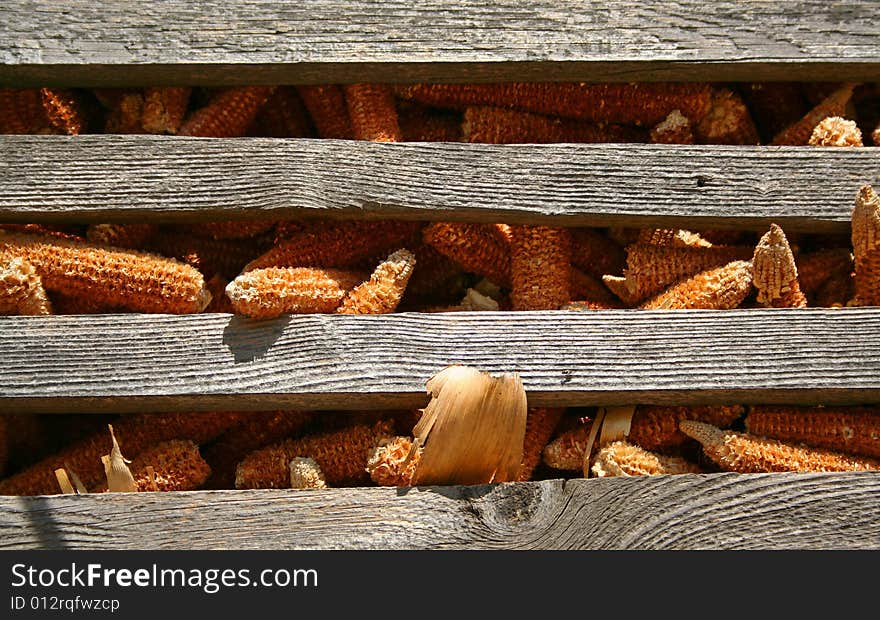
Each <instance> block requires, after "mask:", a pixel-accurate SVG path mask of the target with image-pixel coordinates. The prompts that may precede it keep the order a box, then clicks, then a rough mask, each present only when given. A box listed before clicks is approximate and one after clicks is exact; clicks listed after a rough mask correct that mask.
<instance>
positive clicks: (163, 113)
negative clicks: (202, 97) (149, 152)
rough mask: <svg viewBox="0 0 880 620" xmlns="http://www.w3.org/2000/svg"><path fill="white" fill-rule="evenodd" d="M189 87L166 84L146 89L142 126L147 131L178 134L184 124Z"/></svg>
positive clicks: (190, 91) (190, 90)
mask: <svg viewBox="0 0 880 620" xmlns="http://www.w3.org/2000/svg"><path fill="white" fill-rule="evenodd" d="M190 93H192V89H191V88H188V87H175V86H164V87H155V88H146V89H144V109H143V114H142V116H141V126H142V127H143V128H144V131H146V132H147V133H169V134H176V133H177V131H178V130H179V129H180V126H181V125H182V124H183V119H184V117H185V116H186V109H187V107H188V106H189V96H190Z"/></svg>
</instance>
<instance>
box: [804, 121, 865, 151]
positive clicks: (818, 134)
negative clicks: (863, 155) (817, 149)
mask: <svg viewBox="0 0 880 620" xmlns="http://www.w3.org/2000/svg"><path fill="white" fill-rule="evenodd" d="M809 145H810V146H865V145H864V144H863V143H862V131H861V130H860V129H859V126H858V125H856V123H855V121H848V120H846V119H845V118H841V117H840V116H829V117H828V118H825V119H823V120H822V122H820V123H819V124H818V125H816V128H815V129H813V133H812V135H811V136H810V140H809Z"/></svg>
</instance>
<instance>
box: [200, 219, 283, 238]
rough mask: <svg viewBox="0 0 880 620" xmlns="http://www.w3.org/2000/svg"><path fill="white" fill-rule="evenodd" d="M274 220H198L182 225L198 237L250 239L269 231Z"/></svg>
mask: <svg viewBox="0 0 880 620" xmlns="http://www.w3.org/2000/svg"><path fill="white" fill-rule="evenodd" d="M274 225H275V222H274V220H224V221H220V222H199V223H198V224H190V225H188V226H185V227H184V230H186V231H188V232H191V233H192V234H194V235H196V236H198V237H209V238H211V239H218V240H219V239H250V238H252V237H256V236H258V235H262V234H263V233H265V232H267V231H269V230H270V229H271V228H272V227H273V226H274Z"/></svg>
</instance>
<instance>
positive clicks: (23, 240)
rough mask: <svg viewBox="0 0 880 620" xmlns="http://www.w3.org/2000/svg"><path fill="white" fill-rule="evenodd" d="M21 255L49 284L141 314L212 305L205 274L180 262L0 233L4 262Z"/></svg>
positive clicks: (182, 311) (189, 310) (180, 311)
mask: <svg viewBox="0 0 880 620" xmlns="http://www.w3.org/2000/svg"><path fill="white" fill-rule="evenodd" d="M13 257H21V258H23V259H25V260H26V261H27V262H29V263H30V264H31V265H33V267H34V269H35V270H36V272H37V273H38V274H39V275H40V277H41V278H42V281H43V286H44V287H46V288H47V289H50V290H57V291H60V292H62V293H65V294H67V295H75V296H87V297H90V298H91V299H92V300H93V301H96V302H100V303H106V304H109V305H114V306H124V307H126V308H129V309H131V310H134V311H139V312H167V313H171V314H186V313H192V312H201V311H202V310H204V308H205V306H207V305H208V303H209V302H210V301H211V297H210V293H209V292H208V290H207V289H206V288H205V282H204V279H203V277H202V274H201V273H199V272H198V271H196V270H195V269H193V268H192V267H190V266H189V265H184V264H181V263H178V262H177V261H175V260H171V259H167V258H162V257H160V256H155V255H152V254H146V253H143V252H137V251H135V250H128V251H122V250H118V251H117V250H114V249H113V248H107V249H105V248H101V247H98V246H93V245H89V244H87V243H82V242H80V241H73V240H69V239H60V238H57V237H49V236H42V235H31V234H15V233H13V234H3V235H0V260H9V259H10V258H13Z"/></svg>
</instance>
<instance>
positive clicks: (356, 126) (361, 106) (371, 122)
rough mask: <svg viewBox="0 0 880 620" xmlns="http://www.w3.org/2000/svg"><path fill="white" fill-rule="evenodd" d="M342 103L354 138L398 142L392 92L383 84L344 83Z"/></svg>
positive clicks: (397, 126) (398, 128) (395, 109)
mask: <svg viewBox="0 0 880 620" xmlns="http://www.w3.org/2000/svg"><path fill="white" fill-rule="evenodd" d="M344 91H345V103H346V106H347V108H348V116H349V118H350V119H351V127H352V130H353V132H354V138H355V140H371V141H373V142H400V141H401V140H403V136H402V135H401V133H400V125H399V124H398V122H397V108H395V106H394V93H393V92H392V90H391V87H390V86H388V85H386V84H347V85H346V86H345V87H344Z"/></svg>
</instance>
